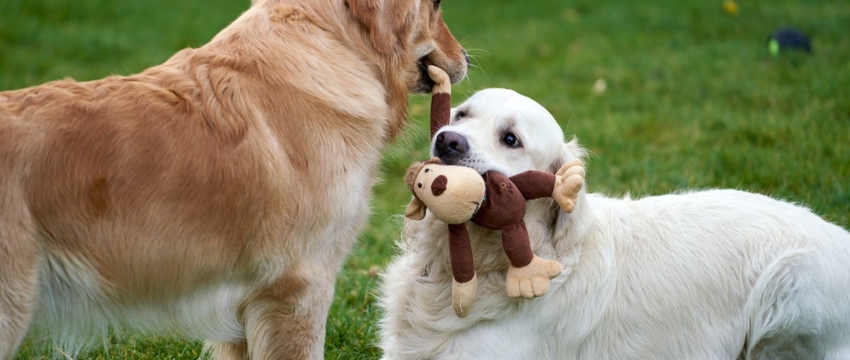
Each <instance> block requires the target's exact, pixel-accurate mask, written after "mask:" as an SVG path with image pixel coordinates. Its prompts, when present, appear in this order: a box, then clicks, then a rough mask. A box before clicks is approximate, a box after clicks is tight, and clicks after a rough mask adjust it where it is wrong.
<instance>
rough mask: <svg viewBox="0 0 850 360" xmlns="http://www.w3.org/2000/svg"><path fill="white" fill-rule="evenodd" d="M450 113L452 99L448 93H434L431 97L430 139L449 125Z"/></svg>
mask: <svg viewBox="0 0 850 360" xmlns="http://www.w3.org/2000/svg"><path fill="white" fill-rule="evenodd" d="M451 111H452V97H451V94H449V93H436V94H434V95H432V96H431V139H434V134H436V133H437V130H440V128H441V127H443V126H446V125H448V124H449V117H450V116H451Z"/></svg>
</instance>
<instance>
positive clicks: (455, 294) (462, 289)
mask: <svg viewBox="0 0 850 360" xmlns="http://www.w3.org/2000/svg"><path fill="white" fill-rule="evenodd" d="M477 293H478V275H477V274H476V275H472V280H469V281H467V282H464V283H459V282H457V280H452V308H454V310H455V314H456V315H457V317H460V318H464V317H466V315H469V311H470V310H472V304H474V303H475V295H476V294H477Z"/></svg>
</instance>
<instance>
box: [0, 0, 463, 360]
mask: <svg viewBox="0 0 850 360" xmlns="http://www.w3.org/2000/svg"><path fill="white" fill-rule="evenodd" d="M439 3H440V1H439V0H345V1H343V0H254V1H253V4H252V7H251V8H250V9H249V10H248V11H247V12H245V13H244V14H243V15H242V16H241V17H239V18H238V19H237V20H236V21H235V22H233V24H231V25H230V26H228V27H227V28H226V29H224V30H223V31H221V32H220V33H219V34H218V35H217V36H216V37H215V38H214V39H213V40H212V41H211V42H210V43H208V44H207V45H205V46H203V47H201V48H198V49H186V50H183V51H180V52H179V53H177V54H176V55H174V56H173V57H172V58H171V59H169V60H168V61H166V62H165V63H164V64H162V65H159V66H155V67H152V68H150V69H148V70H145V71H143V72H142V73H140V74H137V75H132V76H127V77H122V76H113V77H109V78H106V79H103V80H98V81H91V82H83V83H77V82H74V81H69V80H63V81H56V82H51V83H48V84H45V85H41V86H37V87H32V88H27V89H23V90H17V91H8V92H0V359H9V358H11V357H12V356H13V355H14V353H15V349H16V348H17V346H18V345H19V343H20V341H21V339H22V338H23V337H24V336H25V334H27V332H28V331H29V330H30V329H35V328H37V329H40V330H43V331H46V332H47V333H48V335H50V336H51V337H52V338H55V339H57V341H59V342H60V343H62V345H63V346H66V352H75V351H78V350H80V349H81V348H82V347H83V346H84V345H88V344H89V343H90V342H92V341H93V340H96V339H98V338H99V337H100V336H101V335H102V334H103V333H104V332H106V331H107V329H108V328H109V327H110V326H125V327H131V328H137V329H141V330H146V331H156V332H166V333H169V334H177V335H181V336H185V337H188V338H198V339H205V340H206V341H207V344H208V346H209V347H210V348H211V349H212V352H213V354H214V355H215V356H216V357H217V358H219V359H247V358H251V359H272V358H273V359H320V358H322V349H323V343H324V334H325V321H326V317H327V313H328V308H329V306H330V303H331V300H332V297H333V288H334V280H335V277H336V274H337V272H338V271H339V269H340V267H341V265H342V262H343V260H344V258H345V256H346V254H348V252H349V250H350V248H351V246H352V244H353V242H354V241H355V237H356V235H357V233H358V231H359V230H360V229H361V227H362V226H363V225H364V223H365V220H366V218H367V214H368V199H369V194H370V188H371V185H372V174H373V173H374V172H375V171H376V167H377V164H378V161H379V159H380V149H381V148H382V146H383V145H384V144H385V143H386V142H387V141H388V140H389V139H391V138H392V137H393V135H394V134H396V133H397V131H398V130H399V128H400V127H401V125H402V123H403V119H404V117H405V107H406V104H407V95H408V93H410V92H427V91H430V89H431V86H432V83H431V81H430V79H429V78H428V77H427V72H426V71H425V68H426V67H427V65H435V66H438V67H440V68H442V69H444V70H446V71H447V72H448V74H449V75H450V77H451V80H452V82H457V81H459V80H460V79H462V78H463V77H464V76H465V75H466V69H467V60H466V57H465V52H464V50H463V48H462V47H461V46H460V45H459V44H458V43H457V41H456V40H455V39H454V37H453V36H452V34H451V33H450V32H449V30H448V29H447V28H446V26H445V24H444V23H443V21H442V17H441V13H440V8H439V5H440V4H439ZM343 204H344V206H341V205H343Z"/></svg>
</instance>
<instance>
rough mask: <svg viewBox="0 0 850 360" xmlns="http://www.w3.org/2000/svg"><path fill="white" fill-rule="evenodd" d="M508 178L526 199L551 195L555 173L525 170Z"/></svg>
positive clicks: (553, 188)
mask: <svg viewBox="0 0 850 360" xmlns="http://www.w3.org/2000/svg"><path fill="white" fill-rule="evenodd" d="M510 179H511V181H513V182H514V184H516V187H517V188H518V189H519V191H521V192H522V195H523V197H524V198H525V199H526V200H534V199H539V198H544V197H551V196H552V191H554V190H555V175H554V174H550V173H546V172H542V171H526V172H523V173H519V174H516V175H514V176H511V178H510Z"/></svg>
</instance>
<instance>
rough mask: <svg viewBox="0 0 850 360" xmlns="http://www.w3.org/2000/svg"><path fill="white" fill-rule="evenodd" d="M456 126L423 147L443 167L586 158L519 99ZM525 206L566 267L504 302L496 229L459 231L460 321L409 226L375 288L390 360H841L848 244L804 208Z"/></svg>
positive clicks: (431, 223) (493, 92)
mask: <svg viewBox="0 0 850 360" xmlns="http://www.w3.org/2000/svg"><path fill="white" fill-rule="evenodd" d="M451 114H452V120H451V123H450V125H449V126H446V127H444V128H442V129H441V130H440V132H439V133H437V135H436V136H435V140H434V141H433V146H432V149H433V155H434V156H438V157H440V159H441V160H442V161H443V162H444V163H447V164H458V165H466V166H469V167H472V168H474V169H476V170H478V171H479V172H483V171H487V170H491V169H495V170H498V171H501V172H504V173H506V174H507V175H513V174H517V173H519V172H523V171H526V170H541V171H550V172H554V171H555V170H556V169H558V168H559V167H560V166H561V165H562V164H564V163H567V162H568V161H570V160H572V159H575V158H582V157H583V156H584V153H585V151H584V150H583V149H582V148H581V147H580V146H579V145H578V143H577V142H576V141H575V140H573V141H570V142H566V143H565V142H564V136H563V134H562V131H561V129H560V127H559V126H558V123H557V122H556V121H555V119H554V118H553V117H552V115H551V114H549V112H548V111H546V109H545V108H543V107H542V106H541V105H540V104H538V103H537V102H535V101H533V100H531V99H529V98H527V97H525V96H522V95H520V94H518V93H516V92H514V91H510V90H505V89H488V90H483V91H480V92H478V93H476V94H475V95H474V96H472V97H471V98H470V99H468V100H467V101H466V102H464V103H463V104H461V105H459V106H458V107H457V108H455V109H453V110H452V112H451ZM441 134H443V136H440V135H441ZM527 206H528V212H527V213H526V217H525V221H526V224H527V226H528V232H529V235H530V238H531V242H532V247H533V249H534V252H535V253H536V254H537V255H539V256H540V257H542V258H545V259H555V260H557V261H559V262H560V263H561V264H562V265H563V268H564V271H563V272H562V273H561V274H560V275H559V276H557V277H556V278H554V279H552V282H551V284H550V287H549V291H548V292H547V293H546V294H545V295H544V296H542V297H539V298H536V299H533V300H523V299H511V298H508V297H507V296H506V294H505V272H506V269H507V267H508V260H507V259H506V257H505V255H504V252H503V251H502V249H501V240H500V238H499V234H498V232H496V231H491V230H486V229H483V228H481V227H478V226H476V225H474V224H471V223H468V224H467V227H468V228H469V234H470V240H471V242H472V248H473V253H474V264H475V270H476V275H477V276H478V279H479V286H478V294H477V299H476V300H475V304H474V305H473V306H472V308H471V310H470V312H469V314H468V315H467V316H466V317H465V318H458V317H457V316H456V315H455V313H454V311H453V310H452V302H451V288H452V276H451V271H450V262H449V256H448V245H447V244H446V241H447V240H446V238H447V236H448V234H447V231H446V227H445V225H444V224H440V223H439V221H438V220H436V219H434V218H433V216H432V215H430V214H429V215H428V216H426V218H425V219H424V220H423V221H414V220H407V221H406V222H405V227H404V236H405V239H404V242H403V243H402V244H401V247H402V253H401V254H400V255H399V256H398V257H396V258H395V259H393V261H392V263H391V264H390V265H389V266H388V268H387V270H386V271H385V274H384V281H383V284H382V285H381V292H382V294H383V295H382V299H381V305H382V306H383V307H384V309H385V315H384V318H383V319H382V321H381V328H382V329H381V347H382V348H383V349H384V355H385V356H384V357H385V359H405V360H412V359H488V360H492V359H671V360H672V359H676V360H678V359H727V360H731V359H764V360H767V359H789V360H791V359H793V360H797V359H830V360H839V359H840V360H846V359H850V265H848V264H850V233H848V232H847V230H845V229H842V228H841V227H839V226H836V225H833V224H830V223H828V222H826V221H824V220H822V219H821V218H819V217H818V216H816V215H814V214H812V213H811V212H810V211H809V210H808V209H806V208H804V207H801V206H798V205H794V204H789V203H787V202H782V201H778V200H775V199H772V198H769V197H766V196H762V195H758V194H752V193H748V192H743V191H735V190H707V191H696V192H684V193H681V194H671V195H664V196H656V197H647V198H644V199H639V200H631V199H628V198H626V199H615V198H609V197H606V196H603V195H599V194H589V193H587V192H585V191H582V192H580V193H579V197H578V200H577V201H576V207H575V209H574V211H573V212H572V213H569V214H567V213H565V212H563V211H561V210H560V209H559V207H558V205H556V204H555V203H554V202H553V201H552V200H550V199H540V200H533V201H530V202H528V205H527Z"/></svg>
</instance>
